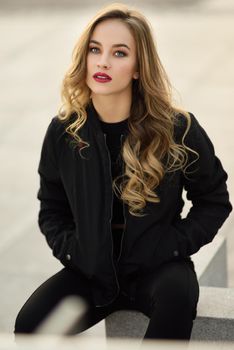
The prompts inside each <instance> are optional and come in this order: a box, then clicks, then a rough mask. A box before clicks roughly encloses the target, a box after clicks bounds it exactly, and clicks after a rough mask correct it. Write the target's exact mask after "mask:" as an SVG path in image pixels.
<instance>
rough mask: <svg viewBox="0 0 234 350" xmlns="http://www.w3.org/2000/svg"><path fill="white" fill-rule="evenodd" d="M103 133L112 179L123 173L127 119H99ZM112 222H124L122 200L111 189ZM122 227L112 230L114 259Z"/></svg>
mask: <svg viewBox="0 0 234 350" xmlns="http://www.w3.org/2000/svg"><path fill="white" fill-rule="evenodd" d="M99 121H100V125H101V128H102V131H103V133H104V134H105V136H106V145H107V147H108V151H109V154H110V159H111V174H112V179H115V178H117V177H118V176H120V175H121V174H122V173H123V167H122V162H121V146H122V145H121V136H123V134H124V132H126V130H128V119H125V120H123V121H120V122H115V123H108V122H104V121H103V120H101V119H99ZM111 223H112V224H124V215H123V201H122V200H121V199H120V198H119V197H118V196H117V195H116V193H115V191H113V206H112V220H111ZM122 235H123V229H117V230H116V229H115V230H112V239H113V250H114V257H115V259H117V258H118V256H119V254H120V248H121V241H122Z"/></svg>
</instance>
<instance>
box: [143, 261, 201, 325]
mask: <svg viewBox="0 0 234 350" xmlns="http://www.w3.org/2000/svg"><path fill="white" fill-rule="evenodd" d="M136 290H137V293H136V303H137V305H138V309H140V311H142V312H144V313H145V314H146V315H147V316H148V317H150V316H151V314H152V312H153V311H154V308H155V305H156V304H157V305H159V304H160V305H162V307H163V305H166V306H167V308H168V307H172V309H176V308H177V309H178V311H179V310H180V309H181V307H186V308H187V307H188V308H189V309H190V310H193V313H194V318H195V317H196V306H197V302H198V298H199V285H198V280H197V276H196V273H195V271H194V269H193V265H192V262H191V261H187V260H181V261H173V262H168V263H165V264H163V265H162V266H160V267H159V268H158V269H157V270H156V271H154V272H151V273H149V274H146V275H145V276H144V277H142V278H139V279H138V281H137V288H136Z"/></svg>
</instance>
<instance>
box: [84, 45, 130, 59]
mask: <svg viewBox="0 0 234 350" xmlns="http://www.w3.org/2000/svg"><path fill="white" fill-rule="evenodd" d="M93 50H99V48H98V47H90V48H89V52H91V53H97V51H93ZM116 52H118V53H121V55H118V56H117V57H125V56H127V55H126V53H125V52H123V51H115V53H116Z"/></svg>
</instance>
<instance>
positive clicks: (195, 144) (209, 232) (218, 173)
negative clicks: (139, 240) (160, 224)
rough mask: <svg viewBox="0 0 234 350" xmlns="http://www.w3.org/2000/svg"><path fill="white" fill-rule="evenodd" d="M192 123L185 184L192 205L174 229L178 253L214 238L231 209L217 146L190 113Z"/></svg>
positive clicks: (187, 252) (189, 251) (192, 250)
mask: <svg viewBox="0 0 234 350" xmlns="http://www.w3.org/2000/svg"><path fill="white" fill-rule="evenodd" d="M190 117H191V126H190V129H189V132H188V134H187V135H186V137H185V141H184V142H185V144H186V145H187V146H188V147H190V148H191V149H193V150H194V151H196V152H197V153H198V155H199V158H198V159H197V160H196V158H197V157H196V156H195V155H194V154H192V153H191V152H189V154H190V157H189V162H191V161H192V162H193V161H194V162H193V163H192V164H191V163H190V164H191V165H190V166H189V167H188V168H187V174H186V172H185V174H183V175H182V176H183V185H184V189H185V191H186V196H187V199H188V200H190V201H191V202H192V207H191V209H190V211H189V213H188V214H187V216H186V217H185V218H183V219H177V220H176V221H175V222H174V223H173V226H172V227H171V229H172V230H173V231H174V233H175V234H176V239H177V242H178V253H179V255H181V256H189V255H192V254H194V253H196V252H197V251H198V250H199V249H200V248H201V247H202V246H203V245H205V244H207V243H209V242H211V241H212V240H213V238H214V236H215V235H216V233H217V232H218V230H219V228H220V227H221V226H222V224H223V223H224V221H225V220H226V218H227V217H228V216H229V213H230V212H231V210H232V206H231V203H230V201H229V194H228V191H227V186H226V181H227V173H226V172H225V171H224V169H223V167H222V164H221V162H220V160H219V159H218V158H217V156H216V155H215V150H214V146H213V144H212V142H211V140H210V139H209V137H208V135H207V134H206V132H205V130H204V129H203V128H202V127H201V125H200V124H199V123H198V121H197V119H196V118H195V117H194V115H193V114H191V113H190Z"/></svg>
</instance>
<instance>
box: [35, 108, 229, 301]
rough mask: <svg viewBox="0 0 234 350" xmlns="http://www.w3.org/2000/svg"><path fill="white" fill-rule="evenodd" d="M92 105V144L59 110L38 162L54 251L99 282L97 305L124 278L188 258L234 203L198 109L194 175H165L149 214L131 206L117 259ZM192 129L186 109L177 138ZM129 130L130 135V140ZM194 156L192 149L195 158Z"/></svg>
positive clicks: (189, 138) (45, 229)
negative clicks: (76, 136) (75, 138)
mask: <svg viewBox="0 0 234 350" xmlns="http://www.w3.org/2000/svg"><path fill="white" fill-rule="evenodd" d="M86 110H87V121H86V122H85V124H84V125H83V127H82V128H81V129H80V130H79V133H80V136H81V137H82V139H83V140H85V141H87V142H88V143H89V145H90V146H89V147H85V148H83V149H80V148H79V144H77V145H76V147H75V146H74V143H73V142H71V140H72V137H71V136H70V135H69V134H68V133H67V132H66V131H65V126H66V124H64V123H62V122H61V121H60V120H59V119H58V117H57V116H56V117H54V118H52V120H51V122H50V124H49V126H48V128H47V131H46V134H45V137H44V141H43V145H42V149H41V157H40V162H39V168H38V172H39V175H40V188H39V191H38V196H37V197H38V199H39V200H40V210H39V217H38V224H39V227H40V230H41V232H42V233H43V234H44V235H45V237H46V240H47V243H48V245H49V246H50V248H51V249H52V252H53V255H54V256H55V257H56V258H57V259H59V260H60V261H61V263H62V264H63V265H64V266H67V267H69V268H71V269H73V270H74V271H77V272H78V271H79V272H81V273H83V274H84V275H85V276H86V277H87V278H88V279H89V280H90V281H91V285H92V294H93V301H94V303H95V305H96V306H104V305H107V304H109V303H111V302H112V301H113V300H114V299H115V298H116V297H117V295H118V293H119V291H120V288H121V286H122V284H121V283H123V282H122V281H128V279H129V278H131V276H134V275H138V276H139V275H141V274H144V273H146V272H147V271H153V270H154V269H156V268H157V267H158V266H159V265H161V264H163V263H164V262H167V261H170V260H173V259H178V257H179V258H182V259H183V258H187V257H189V256H190V255H192V254H194V253H196V252H197V251H198V250H199V249H200V248H201V247H202V246H203V245H205V244H207V243H209V242H211V241H212V240H213V238H214V236H215V235H216V233H217V232H218V230H219V228H220V227H221V225H222V224H223V222H224V221H225V219H226V218H227V217H228V215H229V213H230V212H231V210H232V206H231V204H230V202H229V195H228V191H227V187H226V180H227V174H226V172H225V171H224V169H223V167H222V164H221V162H220V160H219V159H218V158H217V157H216V155H215V152H214V147H213V145H212V142H211V141H210V139H209V137H208V136H207V134H206V132H205V131H204V129H203V128H202V127H201V126H200V124H199V123H198V121H197V119H196V118H195V117H194V115H193V114H192V113H190V116H191V127H190V129H189V132H188V134H187V135H186V137H185V144H186V145H187V146H188V147H190V148H191V149H193V150H195V151H196V152H198V153H199V159H198V160H197V161H195V162H194V163H193V164H192V165H191V166H190V167H189V168H188V170H189V175H187V176H185V175H184V174H183V172H182V171H181V170H177V171H174V172H173V173H167V174H166V175H165V176H164V178H163V180H162V181H161V183H160V185H159V186H158V188H157V189H156V191H157V194H158V195H159V197H160V202H159V203H151V202H147V205H146V207H145V210H144V213H146V214H147V215H146V216H144V217H136V216H133V215H131V214H130V213H129V212H128V206H127V204H124V205H123V210H124V218H125V225H126V227H125V230H124V234H123V238H122V242H121V252H120V255H119V257H118V259H117V260H114V257H113V243H112V234H111V218H112V200H113V191H112V176H111V160H110V156H109V151H108V148H107V145H106V143H105V137H104V134H103V132H102V130H101V127H100V123H99V121H98V120H97V112H96V110H95V109H94V106H93V104H92V103H90V104H89V105H88V106H87V109H86ZM185 128H186V119H185V117H184V116H183V115H181V114H179V115H178V116H177V123H176V125H175V128H174V137H175V140H176V142H181V139H182V136H183V134H184V131H185ZM127 133H128V132H126V133H125V134H123V135H122V145H123V142H124V140H125V139H126V137H127ZM193 160H195V156H194V154H193V153H191V152H189V162H191V161H193ZM123 171H124V166H123ZM183 189H184V190H185V191H186V195H187V199H188V200H190V201H191V204H192V205H191V208H190V211H189V212H188V214H187V216H186V217H185V218H182V216H181V212H182V208H183V206H184V201H183V199H182V191H183ZM120 281H121V282H120ZM126 283H127V282H126ZM123 285H124V284H123ZM126 286H127V284H126ZM126 288H127V287H126Z"/></svg>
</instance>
